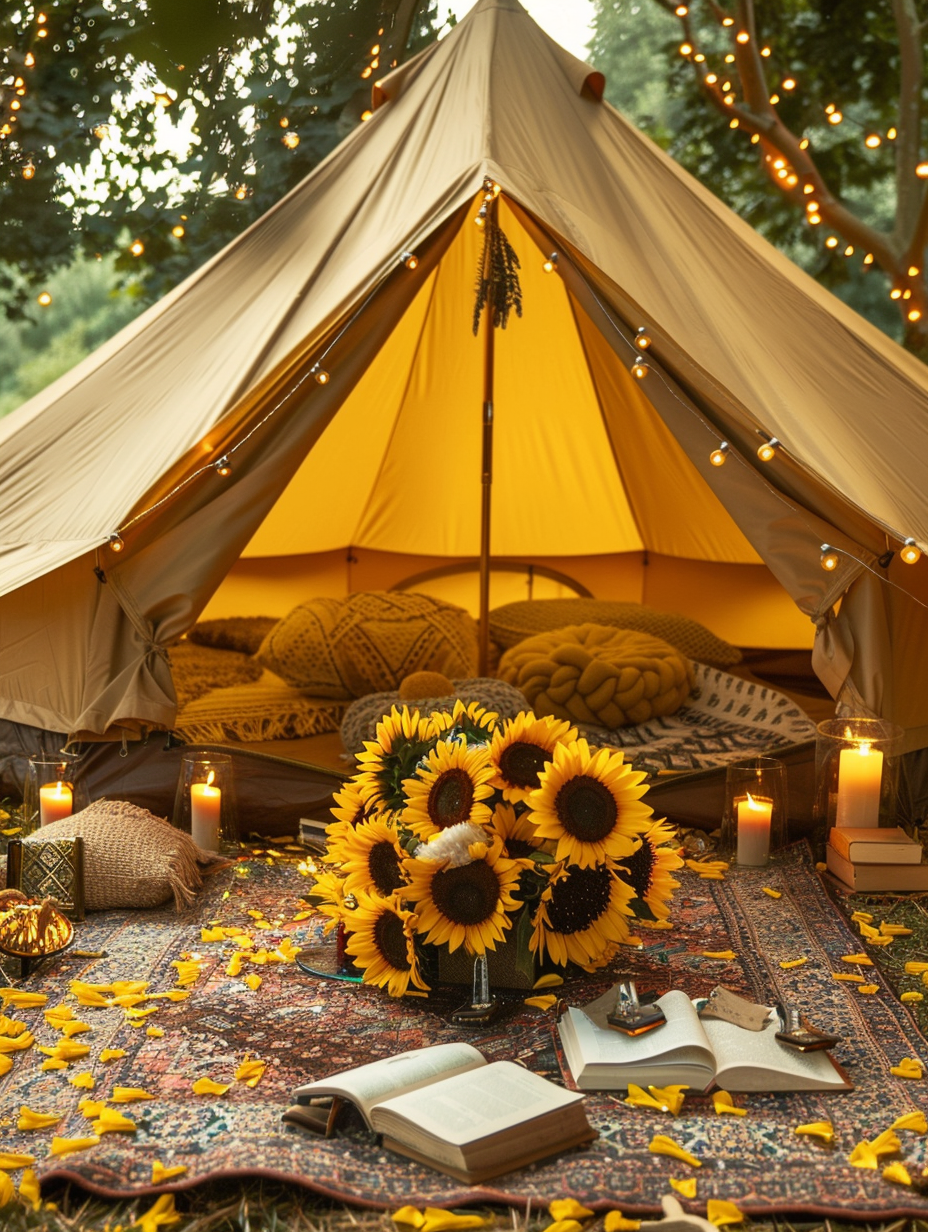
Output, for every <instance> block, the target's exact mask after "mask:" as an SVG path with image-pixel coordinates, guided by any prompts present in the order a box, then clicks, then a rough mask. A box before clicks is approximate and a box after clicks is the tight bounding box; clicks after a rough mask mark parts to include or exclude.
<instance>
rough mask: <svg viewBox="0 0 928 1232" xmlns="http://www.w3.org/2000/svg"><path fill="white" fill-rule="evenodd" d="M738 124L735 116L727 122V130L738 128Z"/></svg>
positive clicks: (738, 121)
mask: <svg viewBox="0 0 928 1232" xmlns="http://www.w3.org/2000/svg"><path fill="white" fill-rule="evenodd" d="M740 123H741V121H740V120H739V119H738V117H737V116H735V118H734V119H733V120H729V121H728V127H729V128H738V126H739V125H740Z"/></svg>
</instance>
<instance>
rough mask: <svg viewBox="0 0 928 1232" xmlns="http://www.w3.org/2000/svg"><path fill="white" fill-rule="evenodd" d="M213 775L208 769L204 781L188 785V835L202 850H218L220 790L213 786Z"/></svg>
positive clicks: (220, 811)
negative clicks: (207, 774)
mask: <svg viewBox="0 0 928 1232" xmlns="http://www.w3.org/2000/svg"><path fill="white" fill-rule="evenodd" d="M215 777H216V776H215V772H214V771H212V770H210V772H209V777H208V778H207V780H206V782H205V783H191V785H190V837H191V838H192V839H193V841H194V842H195V843H196V845H197V846H198V847H202V848H203V850H204V851H218V850H219V819H220V816H221V813H222V792H221V791H220V789H219V788H218V787H214V786H213V779H214V778H215Z"/></svg>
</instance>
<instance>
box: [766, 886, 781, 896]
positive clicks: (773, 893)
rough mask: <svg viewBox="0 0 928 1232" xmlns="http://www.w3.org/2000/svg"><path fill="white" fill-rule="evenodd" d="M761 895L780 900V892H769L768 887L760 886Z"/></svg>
mask: <svg viewBox="0 0 928 1232" xmlns="http://www.w3.org/2000/svg"><path fill="white" fill-rule="evenodd" d="M761 893H762V894H766V895H767V896H768V897H769V898H782V897H783V891H782V890H771V888H770V886H761Z"/></svg>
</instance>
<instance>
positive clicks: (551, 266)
mask: <svg viewBox="0 0 928 1232" xmlns="http://www.w3.org/2000/svg"><path fill="white" fill-rule="evenodd" d="M541 268H542V269H543V270H544V271H545V273H546V274H553V273H554V271H555V270H556V269H557V253H556V252H552V254H551V256H550V257H548V259H547V261H545V263H544V264H543V265H542V267H541Z"/></svg>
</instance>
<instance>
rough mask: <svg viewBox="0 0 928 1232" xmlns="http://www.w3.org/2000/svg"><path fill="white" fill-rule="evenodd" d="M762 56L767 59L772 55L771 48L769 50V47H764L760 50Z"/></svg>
mask: <svg viewBox="0 0 928 1232" xmlns="http://www.w3.org/2000/svg"><path fill="white" fill-rule="evenodd" d="M760 54H761V55H762V56H763V57H764V58H765V59H766V57H767V56H769V55H770V48H769V47H762V48H761V49H760Z"/></svg>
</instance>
